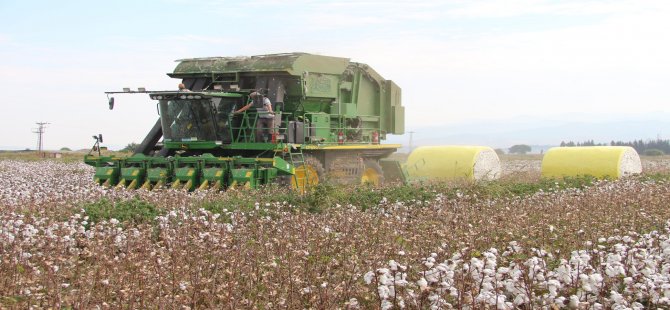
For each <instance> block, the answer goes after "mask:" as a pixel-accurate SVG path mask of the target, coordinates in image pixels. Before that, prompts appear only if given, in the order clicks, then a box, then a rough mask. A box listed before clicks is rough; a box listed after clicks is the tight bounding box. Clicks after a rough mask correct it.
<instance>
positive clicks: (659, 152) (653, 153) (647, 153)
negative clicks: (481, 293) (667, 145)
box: [642, 149, 665, 156]
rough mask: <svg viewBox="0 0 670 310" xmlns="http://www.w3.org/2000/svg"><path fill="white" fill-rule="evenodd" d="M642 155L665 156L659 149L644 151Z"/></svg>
mask: <svg viewBox="0 0 670 310" xmlns="http://www.w3.org/2000/svg"><path fill="white" fill-rule="evenodd" d="M642 155H645V156H663V155H665V153H664V152H663V150H659V149H646V150H644V152H642Z"/></svg>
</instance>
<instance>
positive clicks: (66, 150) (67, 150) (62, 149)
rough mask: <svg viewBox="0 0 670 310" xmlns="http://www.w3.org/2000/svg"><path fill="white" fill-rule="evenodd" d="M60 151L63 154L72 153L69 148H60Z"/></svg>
mask: <svg viewBox="0 0 670 310" xmlns="http://www.w3.org/2000/svg"><path fill="white" fill-rule="evenodd" d="M60 150H61V151H63V152H72V150H71V149H70V148H69V147H62V148H60Z"/></svg>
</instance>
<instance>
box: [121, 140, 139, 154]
mask: <svg viewBox="0 0 670 310" xmlns="http://www.w3.org/2000/svg"><path fill="white" fill-rule="evenodd" d="M138 146H139V144H137V143H135V142H130V143H128V145H126V147H124V148H122V149H121V152H135V149H136V148H137V147H138Z"/></svg>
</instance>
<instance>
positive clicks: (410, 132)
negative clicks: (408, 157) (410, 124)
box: [407, 131, 415, 153]
mask: <svg viewBox="0 0 670 310" xmlns="http://www.w3.org/2000/svg"><path fill="white" fill-rule="evenodd" d="M407 133H409V152H410V153H412V149H413V148H414V146H413V145H412V140H413V138H414V133H415V131H408V132H407Z"/></svg>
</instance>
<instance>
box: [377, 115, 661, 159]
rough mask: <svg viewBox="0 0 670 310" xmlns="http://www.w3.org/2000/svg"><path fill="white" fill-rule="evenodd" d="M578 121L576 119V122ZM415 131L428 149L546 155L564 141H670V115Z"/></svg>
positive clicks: (405, 140)
mask: <svg viewBox="0 0 670 310" xmlns="http://www.w3.org/2000/svg"><path fill="white" fill-rule="evenodd" d="M575 119H576V118H575ZM409 130H412V131H414V132H415V133H414V134H413V141H412V144H413V146H414V147H416V146H424V145H444V144H458V145H469V144H470V145H486V146H490V147H493V148H502V149H505V150H506V149H507V148H509V147H510V146H512V145H515V144H527V145H531V146H534V148H533V152H538V153H539V152H540V150H543V151H546V149H548V148H549V147H551V146H558V145H560V143H561V141H566V142H567V141H574V142H583V141H586V140H593V141H594V142H596V143H609V142H610V141H612V140H617V141H632V140H639V139H642V140H651V139H657V138H662V139H668V138H669V137H670V113H659V114H653V115H640V116H637V117H628V118H627V119H624V118H621V117H620V118H616V117H612V118H610V119H608V120H601V121H588V120H583V119H581V120H567V119H566V120H543V119H527V118H519V119H513V120H498V121H473V122H471V123H467V124H466V123H464V124H449V125H445V126H440V127H418V128H407V129H406V131H409ZM387 141H388V143H400V144H403V148H404V151H407V149H408V147H409V134H405V135H402V136H389V139H388V140H387Z"/></svg>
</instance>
